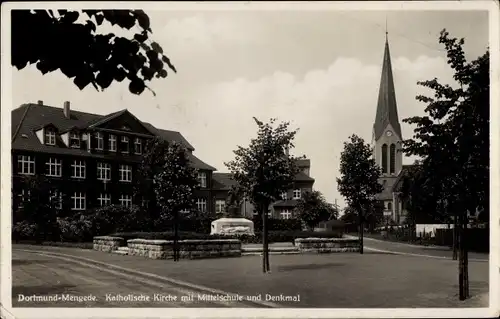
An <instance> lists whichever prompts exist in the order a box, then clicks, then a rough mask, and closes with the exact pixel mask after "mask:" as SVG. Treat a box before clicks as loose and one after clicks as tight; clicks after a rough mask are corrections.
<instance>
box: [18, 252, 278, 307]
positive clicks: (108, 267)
mask: <svg viewBox="0 0 500 319" xmlns="http://www.w3.org/2000/svg"><path fill="white" fill-rule="evenodd" d="M16 250H17V251H23V252H28V253H33V254H39V255H46V256H51V257H56V258H60V259H66V260H68V261H72V262H76V263H81V264H85V263H87V264H90V265H93V266H97V267H101V268H104V269H102V270H103V271H109V270H112V271H113V270H114V271H118V272H121V273H123V274H125V275H129V276H135V277H142V278H144V279H149V280H154V281H162V282H165V283H168V284H170V285H172V286H174V287H178V288H181V289H190V290H193V291H194V292H200V293H206V294H213V295H215V294H219V295H229V296H236V295H237V294H235V293H230V292H226V291H222V290H218V289H213V288H209V287H205V286H201V285H196V284H191V283H188V282H185V281H180V280H177V279H173V278H167V277H163V276H160V275H156V274H152V273H146V272H140V271H137V270H133V269H129V268H124V267H120V266H116V265H113V264H108V263H105V262H100V261H96V260H93V259H89V258H85V257H79V256H75V255H68V254H62V253H55V252H45V251H44V252H40V251H35V250H30V249H16ZM244 302H245V304H249V305H257V306H260V307H265V308H283V307H285V306H283V305H278V304H275V303H272V302H267V301H253V300H245V301H244Z"/></svg>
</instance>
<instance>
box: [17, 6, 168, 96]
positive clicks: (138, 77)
mask: <svg viewBox="0 0 500 319" xmlns="http://www.w3.org/2000/svg"><path fill="white" fill-rule="evenodd" d="M11 18H12V21H11V25H12V33H11V34H12V41H11V43H12V65H13V66H14V67H16V68H17V69H18V70H21V69H24V68H25V67H26V66H27V65H31V64H36V67H37V69H38V70H39V71H40V72H41V73H42V74H47V73H49V72H53V71H57V70H60V71H61V72H62V73H63V74H64V75H65V76H67V77H68V78H69V79H73V83H74V84H75V85H76V86H77V87H78V88H79V89H80V90H83V89H84V88H85V87H87V86H88V85H89V84H92V85H93V86H94V88H95V89H96V90H98V91H99V90H104V89H106V88H108V87H109V86H110V85H111V84H112V83H113V81H118V82H122V81H123V80H125V79H127V81H129V91H130V92H131V93H133V94H141V93H142V92H143V91H144V89H145V88H148V87H147V85H146V82H149V81H151V80H152V79H153V78H155V77H156V78H166V77H167V74H168V72H167V69H166V68H167V67H168V68H169V69H170V70H172V71H174V72H176V69H175V67H174V66H173V65H172V63H171V62H170V59H169V58H168V57H167V56H166V55H165V54H163V49H162V47H161V46H160V45H159V44H158V43H156V42H152V41H151V39H150V36H151V34H152V30H151V26H150V20H149V17H148V15H147V14H146V13H145V12H144V11H142V10H83V11H82V12H77V11H72V10H13V11H11ZM105 21H106V22H108V23H109V24H111V25H112V26H118V27H119V28H121V29H125V30H132V29H134V30H135V34H134V35H133V37H131V38H127V37H123V36H117V35H115V34H113V33H106V34H100V33H98V29H99V27H100V26H102V24H103V22H105ZM148 89H149V88H148ZM153 94H154V92H153Z"/></svg>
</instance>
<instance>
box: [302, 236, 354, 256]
mask: <svg viewBox="0 0 500 319" xmlns="http://www.w3.org/2000/svg"><path fill="white" fill-rule="evenodd" d="M295 247H297V249H298V250H299V252H311V253H339V252H359V240H358V239H351V238H297V239H295Z"/></svg>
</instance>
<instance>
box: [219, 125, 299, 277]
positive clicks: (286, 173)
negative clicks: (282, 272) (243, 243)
mask: <svg viewBox="0 0 500 319" xmlns="http://www.w3.org/2000/svg"><path fill="white" fill-rule="evenodd" d="M254 121H255V122H256V123H257V126H258V132H257V137H256V138H254V139H252V140H251V141H250V145H249V146H248V147H246V148H244V147H241V146H238V149H237V150H235V151H234V154H235V159H234V160H232V161H230V162H228V163H225V165H226V166H227V167H228V169H229V170H230V171H231V173H232V174H233V179H234V180H235V181H236V182H237V183H238V185H239V186H240V187H241V192H242V194H243V196H245V197H246V198H248V199H249V200H250V201H251V202H252V204H253V205H254V206H255V207H256V208H257V211H258V213H259V215H260V216H261V217H262V228H263V229H262V245H263V254H262V256H263V259H262V270H263V272H265V273H267V272H270V265H269V251H268V248H269V247H268V240H267V236H268V229H267V218H268V211H269V206H270V205H271V204H272V203H273V202H275V201H276V200H278V198H280V194H281V193H282V192H284V191H286V190H287V189H289V187H290V186H291V185H292V184H293V180H294V178H295V176H296V175H297V174H298V173H299V167H298V166H297V163H296V161H297V159H298V158H296V157H294V156H291V155H289V154H288V150H289V149H291V148H293V147H294V145H293V139H294V138H295V135H296V133H297V130H294V131H290V130H289V129H288V127H289V123H288V122H282V123H280V124H278V125H277V127H273V126H274V124H275V122H276V119H271V120H270V122H269V123H263V122H261V121H259V120H258V119H256V118H255V117H254Z"/></svg>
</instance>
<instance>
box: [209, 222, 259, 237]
mask: <svg viewBox="0 0 500 319" xmlns="http://www.w3.org/2000/svg"><path fill="white" fill-rule="evenodd" d="M211 226H212V227H211V230H210V235H250V236H254V235H255V233H254V226H253V221H251V220H248V219H246V218H219V219H217V220H214V221H213V222H212V225H211Z"/></svg>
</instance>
